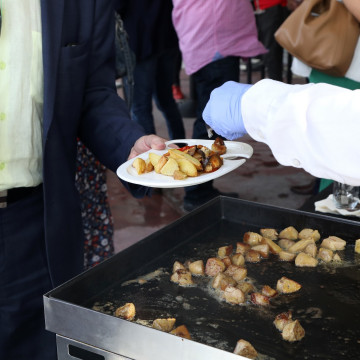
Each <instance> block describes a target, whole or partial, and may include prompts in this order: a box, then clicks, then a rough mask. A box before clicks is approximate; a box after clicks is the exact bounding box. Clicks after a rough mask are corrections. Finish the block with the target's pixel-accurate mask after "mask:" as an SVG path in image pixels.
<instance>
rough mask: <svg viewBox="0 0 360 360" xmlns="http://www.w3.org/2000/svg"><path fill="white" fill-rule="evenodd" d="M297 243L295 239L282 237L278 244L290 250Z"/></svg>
mask: <svg viewBox="0 0 360 360" xmlns="http://www.w3.org/2000/svg"><path fill="white" fill-rule="evenodd" d="M294 244H295V241H294V240H288V239H281V240H279V242H278V245H279V246H280V247H281V248H282V249H283V250H285V251H288V250H289V249H290V248H291V247H292V246H293V245H294Z"/></svg>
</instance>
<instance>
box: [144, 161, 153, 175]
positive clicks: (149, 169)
mask: <svg viewBox="0 0 360 360" xmlns="http://www.w3.org/2000/svg"><path fill="white" fill-rule="evenodd" d="M153 170H154V166H153V164H152V163H151V161H150V158H147V159H146V160H145V172H146V173H149V172H152V171H153Z"/></svg>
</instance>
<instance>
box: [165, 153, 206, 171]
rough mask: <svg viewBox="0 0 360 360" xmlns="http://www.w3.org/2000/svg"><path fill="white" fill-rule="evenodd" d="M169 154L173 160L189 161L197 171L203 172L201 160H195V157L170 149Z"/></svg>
mask: <svg viewBox="0 0 360 360" xmlns="http://www.w3.org/2000/svg"><path fill="white" fill-rule="evenodd" d="M169 154H170V157H172V158H173V159H176V160H177V159H186V160H188V161H190V162H191V163H193V164H194V165H195V167H196V169H197V170H200V171H201V170H202V165H201V163H200V161H199V160H197V159H195V158H194V157H193V156H191V155H189V154H187V153H185V152H183V151H181V150H178V149H169Z"/></svg>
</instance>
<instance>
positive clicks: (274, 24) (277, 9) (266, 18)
mask: <svg viewBox="0 0 360 360" xmlns="http://www.w3.org/2000/svg"><path fill="white" fill-rule="evenodd" d="M288 15H289V10H288V9H287V8H286V7H284V6H280V5H276V6H272V7H270V8H268V9H266V10H264V12H262V13H260V14H257V15H256V24H257V28H258V33H259V40H260V41H261V42H262V43H263V45H264V46H265V47H266V48H267V49H268V50H269V52H268V53H267V54H265V55H263V60H264V65H265V69H266V73H267V77H268V78H270V79H273V80H278V81H283V52H284V50H283V48H282V47H281V46H280V45H279V44H278V42H277V41H276V40H275V37H274V34H275V32H276V30H277V29H278V28H279V27H280V25H281V24H282V23H283V22H284V20H285V19H286V18H287V16H288Z"/></svg>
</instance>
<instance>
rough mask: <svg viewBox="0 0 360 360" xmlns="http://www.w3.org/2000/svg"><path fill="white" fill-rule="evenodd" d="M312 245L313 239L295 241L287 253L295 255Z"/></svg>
mask: <svg viewBox="0 0 360 360" xmlns="http://www.w3.org/2000/svg"><path fill="white" fill-rule="evenodd" d="M313 243H314V240H313V239H310V238H309V239H302V240H299V241H297V242H296V243H295V244H294V245H293V246H291V247H290V248H289V249H288V250H287V251H288V252H291V253H294V254H296V253H299V252H301V251H303V250H304V249H305V248H306V247H307V246H308V245H309V244H313Z"/></svg>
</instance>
